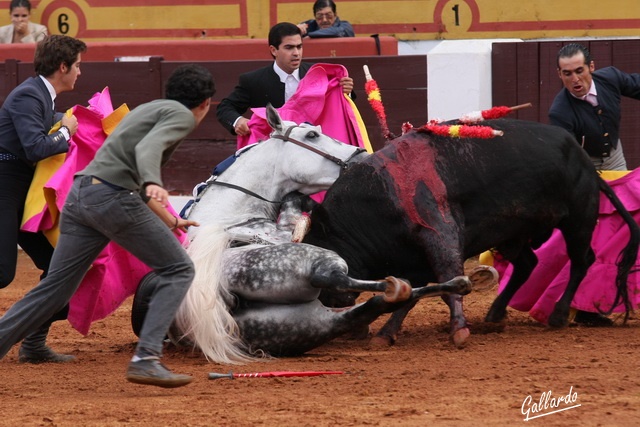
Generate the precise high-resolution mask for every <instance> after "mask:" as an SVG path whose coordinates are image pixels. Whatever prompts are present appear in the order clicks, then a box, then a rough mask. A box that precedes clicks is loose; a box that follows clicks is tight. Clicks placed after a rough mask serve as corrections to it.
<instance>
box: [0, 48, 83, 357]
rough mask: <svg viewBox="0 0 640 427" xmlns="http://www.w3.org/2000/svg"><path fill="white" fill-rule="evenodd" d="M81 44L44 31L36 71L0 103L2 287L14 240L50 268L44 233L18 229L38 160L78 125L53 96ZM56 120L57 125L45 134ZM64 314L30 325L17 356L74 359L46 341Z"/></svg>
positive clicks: (12, 269)
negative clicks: (56, 104) (59, 109)
mask: <svg viewBox="0 0 640 427" xmlns="http://www.w3.org/2000/svg"><path fill="white" fill-rule="evenodd" d="M85 50H86V45H85V44H84V43H83V42H82V41H80V40H77V39H74V38H71V37H67V36H57V35H54V36H49V37H46V38H45V39H44V40H43V41H41V42H39V43H38V44H37V46H36V51H35V57H34V61H33V62H34V67H35V72H36V74H37V76H36V77H30V78H28V79H27V80H25V81H24V82H23V83H21V84H20V85H19V86H18V87H16V88H15V89H14V90H13V91H11V93H10V94H9V96H7V99H6V100H5V101H4V104H3V105H2V108H1V109H0V236H2V238H0V288H4V287H6V286H9V284H10V283H11V282H12V281H13V279H14V276H15V273H16V265H17V256H18V249H17V248H18V245H20V247H22V249H23V250H24V251H25V252H26V254H27V255H29V257H30V258H31V259H32V260H33V262H34V264H35V265H36V267H38V268H39V269H41V270H42V271H43V273H42V276H41V278H44V277H45V276H46V275H47V272H48V270H49V262H50V261H51V255H52V253H53V247H52V246H51V244H50V243H49V241H48V240H47V238H46V237H45V236H44V235H43V234H42V233H28V232H22V231H20V223H21V220H22V215H23V211H24V204H25V200H26V197H27V193H28V191H29V187H30V185H31V181H32V179H33V175H34V172H35V164H36V162H38V161H40V160H42V159H45V158H47V157H50V156H53V155H56V154H59V153H66V152H67V150H68V149H69V138H70V137H71V136H72V135H73V134H74V133H75V132H76V130H77V128H78V120H77V119H76V117H75V116H70V117H68V116H65V115H63V114H62V113H55V110H54V102H55V99H56V96H57V95H58V94H60V93H62V92H67V91H70V90H73V88H74V86H75V83H76V79H77V78H78V77H79V76H80V61H81V53H82V52H84V51H85ZM58 120H60V121H61V127H60V130H59V131H57V132H54V133H52V134H49V130H50V129H51V127H52V126H53V124H54V123H55V122H57V121H58ZM60 308H63V307H60ZM66 318H67V313H66V309H63V310H62V311H61V312H60V313H58V314H57V315H55V316H54V317H52V318H51V319H50V321H49V322H46V323H44V324H42V325H41V328H40V329H39V330H37V331H35V330H34V331H32V332H33V334H32V335H30V336H28V337H27V338H25V340H24V341H23V343H22V347H21V348H20V354H19V360H20V361H21V362H27V363H42V362H67V361H69V360H72V359H74V357H73V356H67V355H62V354H58V353H56V352H54V351H53V350H51V349H50V348H49V347H48V346H47V345H46V344H45V340H46V338H47V334H48V332H49V326H50V325H51V323H52V322H53V321H54V320H64V319H66ZM38 326H40V325H38ZM0 336H2V334H0Z"/></svg>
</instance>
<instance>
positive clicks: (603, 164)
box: [591, 140, 627, 171]
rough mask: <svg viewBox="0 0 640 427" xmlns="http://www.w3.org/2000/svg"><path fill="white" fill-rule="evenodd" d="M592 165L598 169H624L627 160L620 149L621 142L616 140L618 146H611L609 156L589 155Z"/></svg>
mask: <svg viewBox="0 0 640 427" xmlns="http://www.w3.org/2000/svg"><path fill="white" fill-rule="evenodd" d="M591 161H592V162H593V165H594V166H595V167H596V170H599V171H626V170H627V161H626V160H625V158H624V152H623V151H622V142H621V141H620V140H618V147H616V148H615V149H614V148H612V149H611V152H610V153H609V157H591Z"/></svg>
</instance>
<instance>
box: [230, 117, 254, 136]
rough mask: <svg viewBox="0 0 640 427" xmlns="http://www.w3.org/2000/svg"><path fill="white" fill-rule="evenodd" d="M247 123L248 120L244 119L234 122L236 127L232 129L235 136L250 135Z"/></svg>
mask: <svg viewBox="0 0 640 427" xmlns="http://www.w3.org/2000/svg"><path fill="white" fill-rule="evenodd" d="M248 123H249V119H247V118H246V117H240V118H239V119H238V121H237V122H236V126H235V128H233V130H234V131H235V132H236V134H237V135H242V136H245V135H249V134H250V133H251V130H250V129H249V125H248Z"/></svg>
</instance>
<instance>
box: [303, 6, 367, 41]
mask: <svg viewBox="0 0 640 427" xmlns="http://www.w3.org/2000/svg"><path fill="white" fill-rule="evenodd" d="M336 9H337V8H336V3H335V2H334V1H333V0H317V1H316V2H315V3H313V16H314V18H313V19H309V20H307V21H304V22H302V23H300V24H298V27H299V28H300V30H301V31H302V37H311V38H312V39H316V38H326V37H355V36H356V34H355V32H354V31H353V27H352V26H351V24H350V23H349V21H342V20H341V19H340V18H339V17H338V12H337V11H336Z"/></svg>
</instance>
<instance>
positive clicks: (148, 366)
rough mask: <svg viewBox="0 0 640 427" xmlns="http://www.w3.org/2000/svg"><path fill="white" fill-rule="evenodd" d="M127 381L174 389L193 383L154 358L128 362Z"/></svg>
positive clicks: (190, 378)
mask: <svg viewBox="0 0 640 427" xmlns="http://www.w3.org/2000/svg"><path fill="white" fill-rule="evenodd" d="M127 381H129V382H132V383H136V384H145V385H155V386H158V387H164V388H174V387H182V386H183V385H187V384H189V383H190V382H191V381H193V377H190V376H189V375H181V374H174V373H172V372H171V371H170V370H169V369H167V367H166V366H164V365H163V364H162V363H160V360H159V359H158V358H155V357H154V358H148V359H140V360H138V361H137V362H130V363H129V367H128V368H127Z"/></svg>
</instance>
